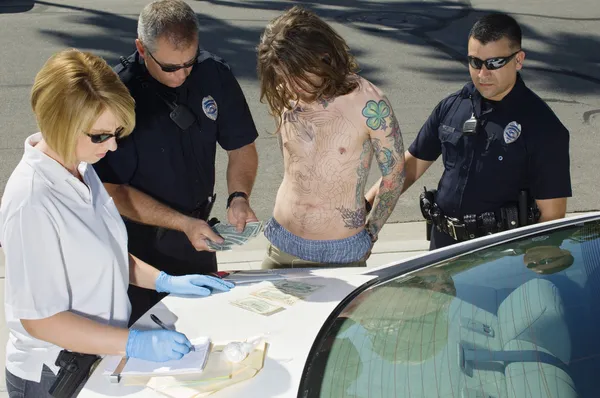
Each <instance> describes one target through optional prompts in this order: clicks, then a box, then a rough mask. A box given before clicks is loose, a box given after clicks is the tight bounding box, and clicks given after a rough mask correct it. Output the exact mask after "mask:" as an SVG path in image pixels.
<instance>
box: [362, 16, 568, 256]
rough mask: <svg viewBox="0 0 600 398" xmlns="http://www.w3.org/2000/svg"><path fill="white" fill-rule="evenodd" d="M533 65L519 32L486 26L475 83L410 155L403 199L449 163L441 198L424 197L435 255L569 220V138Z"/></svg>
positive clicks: (451, 102)
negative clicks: (537, 87)
mask: <svg viewBox="0 0 600 398" xmlns="http://www.w3.org/2000/svg"><path fill="white" fill-rule="evenodd" d="M524 60H525V52H524V51H523V49H522V48H521V28H520V27H519V25H518V23H517V22H516V21H515V20H514V19H513V18H512V17H510V16H508V15H506V14H490V15H487V16H484V17H482V18H481V19H480V20H479V21H477V22H476V23H475V25H474V26H473V28H472V29H471V32H470V34H469V42H468V62H469V72H470V75H471V79H472V83H469V84H467V85H465V86H464V87H463V88H462V89H461V90H459V91H458V92H456V93H454V94H452V95H450V96H448V97H447V98H445V99H443V100H442V101H441V102H440V103H439V104H438V106H437V107H436V108H435V109H434V111H433V113H432V114H431V116H430V117H429V119H428V120H427V121H426V122H425V125H424V126H423V127H422V128H421V130H420V132H419V134H418V136H417V138H416V139H415V141H414V142H413V143H412V145H411V146H410V147H409V149H408V151H407V152H406V156H405V157H406V165H405V168H406V180H405V183H404V188H403V191H404V190H406V189H408V188H409V187H410V186H411V185H412V184H413V183H414V182H415V181H416V180H417V179H418V178H419V177H420V176H421V175H423V173H424V172H425V171H426V170H427V169H428V168H429V166H431V164H433V162H434V161H435V160H436V159H437V158H438V157H439V156H440V154H441V155H442V159H443V162H444V172H443V174H442V177H441V179H440V182H439V184H438V187H437V192H435V191H429V192H428V193H424V195H422V196H423V197H422V199H423V200H422V205H424V206H422V211H423V215H424V216H425V217H426V219H428V222H429V224H430V225H431V243H430V249H435V248H439V247H444V246H448V245H451V244H454V243H456V242H459V241H464V240H468V239H473V238H476V237H479V236H483V235H486V234H490V233H495V232H498V231H502V230H506V229H512V228H516V227H519V226H522V225H526V224H530V223H534V222H542V221H549V220H553V219H558V218H562V217H564V216H565V212H566V206H567V198H568V197H570V196H571V179H570V171H569V132H568V131H567V129H566V128H565V127H564V126H563V124H562V123H561V122H560V121H559V120H558V118H557V117H556V115H555V114H554V112H553V111H552V110H551V109H550V108H549V107H548V105H546V103H545V102H544V101H543V100H542V99H541V98H540V97H538V96H537V95H536V94H535V93H533V91H531V90H530V89H529V88H528V87H527V86H526V85H525V83H524V82H523V79H522V78H521V76H520V74H519V71H520V70H521V68H522V67H523V61H524ZM377 186H378V184H376V185H375V186H374V187H373V188H371V190H370V192H369V193H368V194H367V200H368V201H371V200H372V198H373V197H374V195H375V193H376V190H377V188H376V187H377Z"/></svg>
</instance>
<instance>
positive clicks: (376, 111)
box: [362, 100, 391, 130]
mask: <svg viewBox="0 0 600 398" xmlns="http://www.w3.org/2000/svg"><path fill="white" fill-rule="evenodd" d="M390 113H391V112H390V107H389V106H388V104H387V102H385V101H384V100H380V101H379V103H377V102H375V101H373V100H369V101H368V102H367V104H366V105H365V107H364V108H363V110H362V114H363V116H364V117H366V118H367V126H368V127H369V128H370V129H371V130H378V129H379V128H381V129H383V130H386V129H387V123H386V121H385V118H386V117H389V116H390Z"/></svg>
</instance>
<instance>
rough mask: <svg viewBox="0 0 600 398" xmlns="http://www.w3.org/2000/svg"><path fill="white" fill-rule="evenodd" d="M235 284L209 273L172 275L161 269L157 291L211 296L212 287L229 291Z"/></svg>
mask: <svg viewBox="0 0 600 398" xmlns="http://www.w3.org/2000/svg"><path fill="white" fill-rule="evenodd" d="M203 286H206V287H203ZM233 286H234V284H233V283H231V282H226V281H224V280H222V279H220V278H216V277H214V276H208V275H183V276H171V275H169V274H166V273H164V272H163V271H161V272H160V274H159V275H158V278H156V291H157V292H159V293H163V292H164V293H174V294H191V295H194V296H209V295H210V293H211V289H215V290H220V291H222V292H228V291H229V289H231V288H232V287H233Z"/></svg>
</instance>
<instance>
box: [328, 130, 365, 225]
mask: <svg viewBox="0 0 600 398" xmlns="http://www.w3.org/2000/svg"><path fill="white" fill-rule="evenodd" d="M372 148H373V147H372V145H371V140H370V139H368V138H367V139H366V140H365V141H364V142H363V147H362V152H361V154H360V163H359V165H358V168H357V170H356V174H357V175H358V181H357V182H356V207H357V208H356V210H354V211H352V210H350V209H346V208H344V207H341V208H337V209H336V210H338V211H339V212H340V214H341V216H342V219H343V220H344V226H345V227H346V228H350V229H356V228H361V227H363V226H364V225H365V218H366V216H367V212H366V211H365V208H364V201H365V199H364V196H363V192H364V187H365V185H366V183H367V178H368V177H369V170H370V169H371V151H372V150H373V149H372Z"/></svg>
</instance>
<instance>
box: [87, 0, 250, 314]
mask: <svg viewBox="0 0 600 398" xmlns="http://www.w3.org/2000/svg"><path fill="white" fill-rule="evenodd" d="M198 33H199V24H198V19H197V17H196V14H195V13H194V11H193V10H192V9H191V8H190V6H189V5H187V4H186V3H185V2H183V1H181V0H159V1H154V2H152V3H150V4H148V5H147V6H146V7H145V8H144V9H143V10H142V12H141V14H140V17H139V20H138V39H137V40H136V41H135V45H136V48H137V51H136V52H135V53H134V54H132V55H131V56H129V57H128V58H122V59H121V64H120V65H119V66H117V67H116V69H115V70H116V72H117V73H118V74H119V76H120V77H121V80H123V82H124V83H125V85H126V86H127V87H128V89H129V90H130V92H131V94H132V96H133V98H134V99H135V101H136V127H135V130H134V131H133V133H132V134H131V135H130V136H128V137H126V138H124V139H123V140H121V141H120V142H119V149H118V150H117V151H116V152H114V153H109V154H107V155H106V157H105V158H104V159H103V160H102V161H100V162H99V163H98V164H97V166H96V170H97V172H98V174H99V176H100V178H101V179H102V181H103V182H104V183H105V186H106V189H107V191H108V192H109V193H110V195H111V196H112V197H113V199H114V201H115V203H116V205H117V208H118V209H119V212H120V213H121V215H122V216H124V218H125V224H126V226H127V232H128V235H129V251H130V252H131V253H132V254H134V255H136V256H138V257H139V258H141V259H142V260H144V261H146V262H148V263H150V264H152V265H154V266H155V267H157V268H159V269H161V270H163V271H165V272H167V273H169V274H171V275H185V274H192V273H210V272H214V271H216V270H217V262H216V256H215V253H214V252H211V251H209V250H208V246H207V244H206V240H207V239H210V240H212V241H216V242H220V241H221V238H220V237H219V236H218V235H216V234H215V233H214V232H213V231H212V230H211V228H210V226H209V225H208V223H207V219H208V217H209V214H210V210H211V207H212V205H213V203H214V199H215V196H214V194H213V193H214V184H215V153H216V145H217V143H218V144H219V145H220V146H221V147H222V148H224V149H225V150H226V151H227V154H228V157H229V164H228V167H227V186H228V189H229V193H230V196H229V198H228V200H227V208H228V211H227V217H228V221H229V222H230V223H231V224H234V225H237V227H238V230H242V229H243V228H244V226H245V224H246V222H247V221H253V220H256V216H255V215H254V212H253V211H252V209H251V208H250V205H249V195H250V192H251V190H252V186H253V184H254V179H255V176H256V169H257V164H258V157H257V152H256V147H255V145H254V140H255V139H256V137H257V136H258V134H257V132H256V127H255V125H254V122H253V120H252V116H251V114H250V111H249V109H248V105H247V103H246V100H245V98H244V94H243V93H242V90H241V89H240V86H239V84H238V83H237V81H236V79H235V77H234V75H233V74H232V72H231V70H230V67H229V66H228V65H227V64H226V63H225V62H224V61H223V60H222V59H220V58H218V57H216V56H214V55H212V54H210V53H207V52H205V51H202V50H200V49H199V40H198ZM224 204H225V203H224ZM129 297H130V300H131V303H132V316H131V320H130V321H131V322H133V321H135V320H136V319H137V318H138V317H139V316H140V315H142V314H143V313H144V312H145V311H146V310H147V309H149V308H150V307H151V306H152V305H154V304H155V303H156V302H158V301H159V300H160V298H161V297H162V296H161V295H160V294H157V293H156V292H153V291H149V290H145V289H140V288H136V287H130V290H129Z"/></svg>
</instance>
